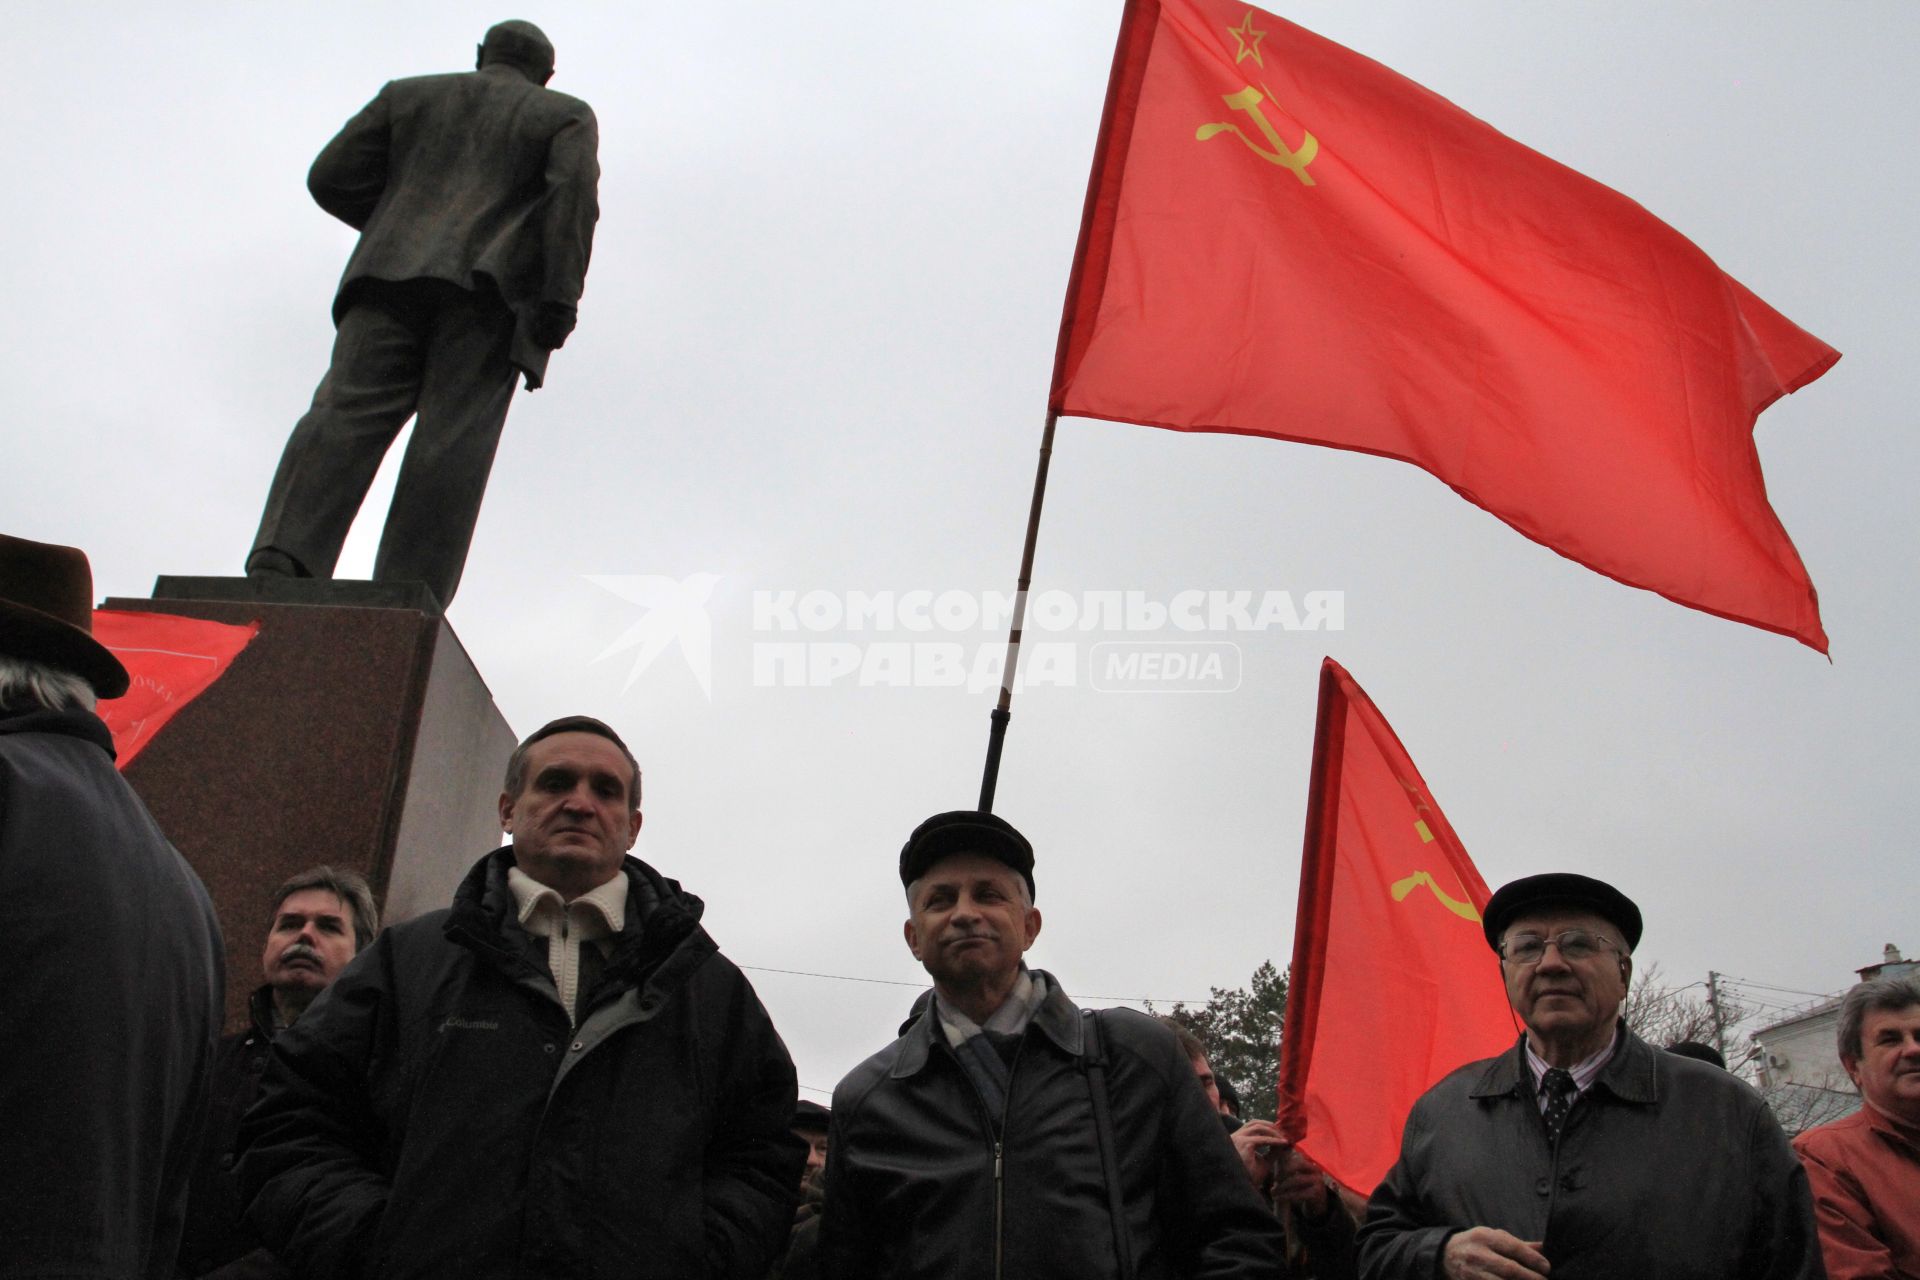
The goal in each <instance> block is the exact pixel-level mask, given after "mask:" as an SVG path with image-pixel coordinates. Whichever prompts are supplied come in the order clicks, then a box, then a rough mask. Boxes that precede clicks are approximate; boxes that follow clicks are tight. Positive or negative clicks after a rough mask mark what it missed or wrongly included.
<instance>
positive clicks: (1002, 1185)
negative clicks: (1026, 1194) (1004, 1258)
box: [993, 1138, 1006, 1280]
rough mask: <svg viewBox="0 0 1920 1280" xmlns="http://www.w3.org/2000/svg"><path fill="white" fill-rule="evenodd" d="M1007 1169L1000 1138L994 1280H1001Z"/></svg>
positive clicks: (997, 1143) (996, 1146) (995, 1191)
mask: <svg viewBox="0 0 1920 1280" xmlns="http://www.w3.org/2000/svg"><path fill="white" fill-rule="evenodd" d="M1005 1172H1006V1167H1005V1164H1004V1163H1003V1161H1002V1160H1001V1146H1000V1140H999V1139H998V1138H996V1139H994V1142H993V1280H1000V1259H1001V1230H1002V1222H1003V1218H1004V1210H1005V1206H1006V1180H1005V1177H1004V1174H1005Z"/></svg>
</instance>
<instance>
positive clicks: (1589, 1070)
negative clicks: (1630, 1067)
mask: <svg viewBox="0 0 1920 1280" xmlns="http://www.w3.org/2000/svg"><path fill="white" fill-rule="evenodd" d="M1522 1041H1523V1043H1524V1044H1525V1045H1526V1046H1527V1069H1528V1070H1529V1071H1531V1072H1533V1091H1534V1093H1535V1094H1539V1093H1540V1081H1541V1080H1542V1079H1544V1078H1545V1077H1546V1074H1547V1071H1548V1070H1549V1067H1550V1064H1549V1063H1548V1062H1547V1060H1546V1059H1545V1058H1543V1057H1541V1056H1540V1055H1539V1054H1537V1053H1535V1052H1534V1051H1533V1037H1532V1036H1531V1035H1528V1036H1525V1037H1523V1038H1522ZM1619 1047H1620V1030H1619V1028H1618V1027H1617V1026H1616V1027H1615V1028H1614V1032H1613V1034H1612V1035H1611V1036H1609V1037H1608V1038H1607V1042H1606V1044H1604V1045H1602V1046H1601V1047H1600V1051H1599V1052H1598V1053H1594V1054H1591V1055H1589V1056H1588V1057H1585V1058H1582V1059H1581V1060H1580V1061H1578V1062H1576V1063H1574V1064H1573V1065H1572V1066H1571V1067H1569V1068H1567V1072H1568V1074H1569V1075H1571V1076H1572V1077H1573V1089H1574V1096H1575V1097H1578V1096H1579V1095H1580V1094H1583V1093H1585V1092H1586V1091H1587V1090H1588V1089H1590V1088H1592V1087H1593V1082H1594V1081H1595V1080H1597V1079H1599V1078H1600V1069H1601V1068H1602V1067H1604V1066H1606V1065H1607V1063H1609V1062H1610V1061H1612V1060H1613V1054H1614V1050H1616V1049H1618V1048H1619ZM1540 1105H1541V1107H1542V1108H1544V1107H1545V1106H1546V1105H1547V1104H1546V1100H1545V1098H1544V1097H1543V1098H1542V1099H1541V1102H1540Z"/></svg>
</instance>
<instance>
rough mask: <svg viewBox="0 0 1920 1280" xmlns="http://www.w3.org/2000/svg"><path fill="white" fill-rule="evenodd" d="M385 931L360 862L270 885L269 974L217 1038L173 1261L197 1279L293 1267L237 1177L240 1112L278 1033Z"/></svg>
mask: <svg viewBox="0 0 1920 1280" xmlns="http://www.w3.org/2000/svg"><path fill="white" fill-rule="evenodd" d="M378 932H380V913H379V909H378V908H377V907H376V906H375V905H374V902H373V889H372V888H371V887H370V886H369V885H368V884H367V878H366V877H365V876H363V875H361V874H360V873H359V872H357V871H347V870H339V869H335V868H333V867H329V866H318V867H309V868H307V869H306V870H305V871H302V872H300V873H298V874H297V875H294V876H291V877H289V878H288V879H287V880H286V881H284V882H283V883H282V884H281V885H280V887H279V888H277V889H275V890H274V892H273V912H272V914H271V915H270V916H269V917H268V919H267V941H266V945H265V946H264V947H263V948H262V949H261V952H260V971H261V973H262V974H263V975H264V976H265V978H266V981H265V982H264V983H262V984H261V985H260V986H259V987H258V988H257V989H256V990H255V991H254V993H253V995H252V996H251V997H249V999H248V1000H247V1025H246V1027H245V1028H243V1029H242V1030H239V1031H236V1032H234V1033H233V1034H232V1035H230V1036H224V1037H222V1038H221V1040H220V1053H219V1056H218V1057H216V1058H215V1059H214V1068H213V1100H212V1102H211V1104H210V1105H209V1106H208V1108H207V1133H206V1138H205V1142H204V1145H202V1147H201V1149H200V1158H199V1160H198V1161H197V1162H196V1163H195V1165H194V1170H193V1185H192V1189H191V1190H190V1191H189V1192H188V1193H187V1223H186V1231H185V1233H184V1234H183V1235H182V1236H181V1239H180V1261H179V1264H178V1266H177V1267H176V1270H177V1271H178V1273H179V1274H180V1275H181V1276H182V1277H189V1278H191V1280H279V1277H283V1276H285V1275H286V1274H287V1272H286V1268H284V1267H282V1266H281V1265H280V1263H279V1261H278V1260H277V1259H276V1258H274V1256H273V1255H272V1254H271V1253H269V1252H267V1251H266V1250H265V1249H262V1248H261V1247H260V1240H259V1237H258V1235H257V1234H256V1233H255V1232H254V1230H253V1229H252V1228H251V1227H250V1226H248V1225H247V1221H246V1216H245V1210H246V1204H245V1203H244V1202H243V1201H242V1200H241V1199H240V1190H239V1188H238V1187H237V1186H235V1185H234V1181H233V1162H234V1151H233V1148H234V1143H235V1141H236V1139H237V1138H238V1137H239V1134H240V1117H241V1116H243V1115H245V1114H246V1113H247V1109H248V1108H249V1107H251V1106H252V1105H253V1103H254V1100H255V1099H256V1098H258V1097H259V1096H260V1076H261V1073H262V1072H264V1071H265V1070H266V1068H267V1056H268V1053H269V1051H270V1050H271V1049H272V1047H273V1041H274V1038H275V1037H276V1036H278V1035H279V1034H280V1033H281V1032H282V1031H284V1030H286V1029H287V1028H288V1027H290V1026H292V1025H293V1024H294V1022H295V1021H296V1020H298V1018H299V1017H300V1015H301V1014H303V1013H305V1012H306V1011H307V1006H309V1005H311V1004H312V1003H313V1002H314V1000H315V999H316V998H318V996H319V995H320V993H321V992H322V991H325V990H326V989H327V987H328V986H330V985H331V984H332V983H333V980H334V979H335V978H337V977H339V976H340V974H341V971H342V970H344V969H345V968H346V967H347V962H348V961H350V960H352V959H353V957H354V956H355V955H356V954H358V952H359V951H360V950H361V949H362V948H363V947H365V946H367V945H368V944H369V943H371V942H372V941H373V936H374V935H375V934H376V933H378Z"/></svg>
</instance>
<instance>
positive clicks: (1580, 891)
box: [1480, 871, 1640, 952]
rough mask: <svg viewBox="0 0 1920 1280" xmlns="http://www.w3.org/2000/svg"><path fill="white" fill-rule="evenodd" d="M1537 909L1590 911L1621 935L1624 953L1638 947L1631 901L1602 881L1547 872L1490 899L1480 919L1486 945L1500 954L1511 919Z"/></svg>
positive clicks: (1502, 888) (1505, 888)
mask: <svg viewBox="0 0 1920 1280" xmlns="http://www.w3.org/2000/svg"><path fill="white" fill-rule="evenodd" d="M1537 907H1571V908H1573V909H1575V910H1578V911H1591V912H1592V913H1593V914H1594V915H1597V916H1599V917H1600V918H1601V919H1602V920H1605V921H1606V922H1607V923H1608V924H1611V925H1612V926H1613V927H1614V928H1616V929H1618V930H1619V931H1620V936H1621V937H1622V938H1625V939H1626V941H1627V950H1628V951H1632V950H1633V949H1634V948H1635V947H1637V946H1639V945H1640V908H1638V907H1636V906H1634V905H1633V900H1632V899H1631V898H1629V897H1627V895H1626V894H1624V893H1622V892H1620V891H1619V890H1618V889H1616V888H1614V887H1613V886H1612V885H1610V884H1608V883H1607V882H1606V881H1604V880H1595V879H1593V878H1592V877H1591V876H1582V875H1575V874H1574V873H1573V872H1571V871H1549V872H1547V873H1546V874H1545V875H1538V876H1523V877H1522V878H1521V879H1518V880H1515V881H1513V882H1512V883H1510V884H1503V885H1501V886H1500V888H1499V890H1498V891H1497V892H1495V893H1494V895H1493V896H1492V897H1491V898H1488V899H1487V909H1486V912H1485V914H1483V915H1482V916H1481V918H1480V928H1481V931H1482V932H1483V933H1485V934H1486V935H1487V945H1488V946H1490V947H1492V948H1493V949H1494V950H1495V951H1496V952H1497V951H1499V950H1500V935H1501V934H1503V933H1505V932H1506V931H1507V926H1508V925H1510V924H1512V923H1513V918H1514V917H1515V916H1517V915H1519V914H1520V913H1521V912H1523V911H1531V910H1533V909H1535V908H1537Z"/></svg>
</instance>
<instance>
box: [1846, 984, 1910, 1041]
mask: <svg viewBox="0 0 1920 1280" xmlns="http://www.w3.org/2000/svg"><path fill="white" fill-rule="evenodd" d="M1915 1005H1920V973H1903V974H1901V975H1899V976H1898V977H1893V978H1869V979H1867V981H1865V982H1862V983H1859V984H1857V985H1855V987H1854V988H1853V990H1851V991H1849V992H1847V994H1846V996H1845V997H1843V998H1842V999H1841V1001H1840V1035H1839V1041H1840V1060H1841V1061H1842V1062H1858V1061H1860V1051H1861V1044H1860V1028H1861V1027H1862V1026H1863V1025H1864V1024H1865V1023H1866V1020H1867V1015H1868V1014H1869V1013H1882V1012H1885V1013H1898V1012H1900V1011H1901V1010H1902V1009H1911V1008H1913V1007H1914V1006H1915Z"/></svg>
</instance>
